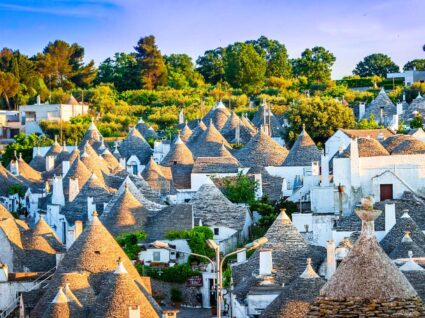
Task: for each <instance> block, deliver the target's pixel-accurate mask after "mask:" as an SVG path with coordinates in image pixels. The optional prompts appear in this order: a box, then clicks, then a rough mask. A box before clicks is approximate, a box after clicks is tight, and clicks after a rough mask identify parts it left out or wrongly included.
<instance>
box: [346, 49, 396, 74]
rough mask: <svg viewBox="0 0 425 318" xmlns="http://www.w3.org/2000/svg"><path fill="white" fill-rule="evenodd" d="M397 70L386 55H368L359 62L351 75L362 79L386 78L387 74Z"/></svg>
mask: <svg viewBox="0 0 425 318" xmlns="http://www.w3.org/2000/svg"><path fill="white" fill-rule="evenodd" d="M399 69H400V68H399V67H398V65H396V64H395V63H394V62H393V61H392V60H391V58H390V57H389V56H388V55H385V54H382V53H376V54H371V55H368V56H366V57H365V58H364V59H363V61H360V62H359V63H358V64H357V65H356V68H355V69H354V70H353V74H355V75H360V76H362V77H366V76H374V75H377V76H380V77H386V76H387V74H388V73H395V72H398V71H399Z"/></svg>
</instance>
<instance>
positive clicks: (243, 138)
mask: <svg viewBox="0 0 425 318" xmlns="http://www.w3.org/2000/svg"><path fill="white" fill-rule="evenodd" d="M238 127H239V142H240V143H243V144H246V143H247V142H248V141H249V140H250V139H251V137H252V136H254V135H255V134H256V130H255V129H253V128H252V127H251V126H246V125H245V123H244V122H243V121H242V120H241V119H240V118H239V116H238V115H236V113H235V112H234V111H232V114H231V115H230V117H229V118H228V119H227V122H226V124H225V125H224V127H223V128H222V129H221V130H220V133H221V134H222V135H223V137H224V138H226V140H227V141H228V142H229V143H232V144H234V143H236V130H237V129H238Z"/></svg>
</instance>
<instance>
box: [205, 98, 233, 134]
mask: <svg viewBox="0 0 425 318" xmlns="http://www.w3.org/2000/svg"><path fill="white" fill-rule="evenodd" d="M229 117H230V111H229V110H228V109H227V108H226V106H224V104H223V103H222V102H221V101H220V102H218V103H217V104H216V106H215V107H213V108H211V109H210V111H209V112H208V113H207V114H206V115H205V116H204V118H203V121H204V122H206V123H209V122H210V121H212V122H213V124H214V126H215V127H216V128H217V129H218V130H220V129H222V128H223V127H224V125H225V124H226V121H227V119H228V118H229Z"/></svg>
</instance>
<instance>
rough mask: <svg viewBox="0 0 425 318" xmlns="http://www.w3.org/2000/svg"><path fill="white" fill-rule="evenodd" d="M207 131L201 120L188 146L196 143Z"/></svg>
mask: <svg viewBox="0 0 425 318" xmlns="http://www.w3.org/2000/svg"><path fill="white" fill-rule="evenodd" d="M205 130H207V126H206V125H205V123H204V122H203V121H202V119H201V120H199V121H198V125H197V126H196V127H195V128H194V129H193V130H192V135H191V136H190V138H189V139H188V140H187V142H186V144H189V143H195V142H196V141H197V140H198V138H199V137H200V136H201V135H202V133H203V132H204V131H205Z"/></svg>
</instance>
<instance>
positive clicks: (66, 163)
mask: <svg viewBox="0 0 425 318" xmlns="http://www.w3.org/2000/svg"><path fill="white" fill-rule="evenodd" d="M69 167H70V163H69V161H68V160H67V161H62V175H63V176H65V175H66V174H67V173H68V171H69Z"/></svg>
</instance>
